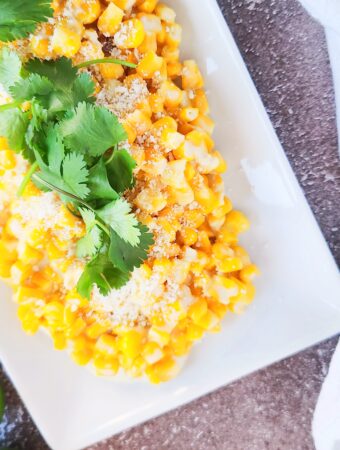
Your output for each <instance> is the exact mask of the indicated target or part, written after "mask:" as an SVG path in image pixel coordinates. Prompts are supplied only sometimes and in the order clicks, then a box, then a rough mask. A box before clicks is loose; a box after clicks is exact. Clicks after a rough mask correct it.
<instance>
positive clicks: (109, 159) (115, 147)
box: [105, 145, 118, 165]
mask: <svg viewBox="0 0 340 450" xmlns="http://www.w3.org/2000/svg"><path fill="white" fill-rule="evenodd" d="M117 149H118V145H115V146H114V148H113V150H112V152H111V155H110V156H109V158H108V159H107V160H106V161H105V165H107V164H110V162H111V161H112V160H113V158H114V156H115V151H116V150H117Z"/></svg>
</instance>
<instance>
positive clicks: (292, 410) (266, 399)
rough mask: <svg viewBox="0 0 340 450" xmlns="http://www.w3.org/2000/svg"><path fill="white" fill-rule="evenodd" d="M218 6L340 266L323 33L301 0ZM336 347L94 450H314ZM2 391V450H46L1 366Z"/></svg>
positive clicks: (339, 182)
mask: <svg viewBox="0 0 340 450" xmlns="http://www.w3.org/2000/svg"><path fill="white" fill-rule="evenodd" d="M202 1H204V0H202ZM219 3H220V6H221V9H222V11H223V13H224V16H225V18H226V20H227V22H228V24H229V27H230V28H231V31H232V33H233V34H234V37H235V39H236V41H237V44H238V46H239V48H240V50H241V53H242V55H243V57H244V59H245V62H246V64H247V66H248V69H249V71H250V73H251V75H252V77H253V79H254V81H255V84H256V87H257V89H258V91H259V93H260V95H261V97H262V99H263V102H264V104H265V106H266V109H267V111H268V113H269V116H270V118H271V120H272V122H273V124H274V127H275V129H276V131H277V134H278V136H279V138H280V140H281V142H282V144H283V147H284V149H285V151H286V153H287V156H288V158H289V161H290V163H291V165H292V167H293V169H294V171H295V173H296V175H297V178H298V180H299V182H300V184H301V185H302V187H303V189H304V192H305V195H306V197H307V199H308V202H309V204H310V205H311V207H312V209H313V212H314V214H315V216H316V218H317V220H318V223H319V225H320V227H321V229H322V232H323V234H324V236H325V238H326V240H327V242H328V244H329V246H330V248H331V250H332V252H333V255H334V257H335V258H336V260H337V261H338V262H339V263H340V241H339V235H340V233H339V227H340V209H339V207H337V204H336V203H337V200H338V199H339V195H340V165H339V159H338V153H337V134H336V126H335V107H334V95H333V88H332V79H331V72H330V67H329V61H328V55H327V46H326V42H325V37H324V33H323V30H322V28H321V27H320V26H319V25H318V24H317V23H316V22H315V21H313V20H312V19H311V18H310V17H309V16H308V15H307V13H306V12H305V11H304V10H303V9H302V7H301V6H300V4H299V3H298V1H297V0H219ZM336 342H337V339H336V338H333V339H330V340H328V341H326V342H323V343H321V344H320V345H318V346H315V347H313V348H310V349H308V350H306V351H304V352H302V353H299V354H298V355H296V356H293V357H291V358H288V359H286V360H284V361H282V362H280V363H277V364H274V365H272V366H270V367H268V368H266V369H264V370H261V371H259V372H257V373H255V374H253V375H250V376H247V377H245V378H243V379H242V380H239V381H237V382H235V383H233V384H231V385H229V386H226V387H224V388H221V389H219V390H218V391H216V392H213V393H212V394H210V395H207V396H205V397H203V398H201V399H199V400H196V401H194V402H192V403H190V404H188V405H186V406H184V407H181V408H178V409H176V410H174V411H172V412H170V413H167V414H165V415H163V416H161V417H159V418H156V419H154V420H151V421H149V422H147V423H145V424H143V425H140V426H138V427H135V428H133V429H131V430H128V431H126V432H123V433H121V434H119V435H117V436H114V437H113V438H111V439H109V440H107V441H105V442H103V443H100V444H97V445H96V446H93V447H91V449H92V450H160V449H167V450H172V449H173V450H188V449H190V448H194V449H195V450H215V449H216V450H264V449H269V450H278V449H280V450H292V449H294V450H312V449H314V445H313V441H312V437H311V419H312V414H313V411H314V407H315V403H316V400H317V396H318V394H319V391H320V387H321V384H322V381H323V379H324V377H325V375H326V374H327V370H328V365H329V361H330V359H331V356H332V353H333V351H334V349H335V345H336ZM0 383H1V384H2V385H4V387H5V390H6V402H7V407H6V414H5V420H4V421H3V422H2V424H0V446H1V445H2V446H7V447H10V448H16V449H25V450H26V449H28V450H45V449H48V447H47V446H46V444H45V443H44V441H43V439H42V437H41V436H40V434H39V432H38V430H37V429H36V427H35V426H34V424H33V422H32V420H31V419H30V417H29V415H28V413H27V411H26V410H25V407H24V406H23V405H22V402H21V400H20V398H19V397H18V395H17V393H16V392H15V390H14V388H13V387H12V386H11V384H10V382H9V380H8V379H7V377H6V375H5V374H4V373H3V372H2V371H1V368H0Z"/></svg>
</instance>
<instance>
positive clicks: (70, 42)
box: [51, 24, 81, 58]
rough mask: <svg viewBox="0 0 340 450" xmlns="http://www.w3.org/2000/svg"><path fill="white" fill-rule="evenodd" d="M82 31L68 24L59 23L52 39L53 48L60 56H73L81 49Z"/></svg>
mask: <svg viewBox="0 0 340 450" xmlns="http://www.w3.org/2000/svg"><path fill="white" fill-rule="evenodd" d="M80 46H81V33H79V31H78V30H74V29H72V28H70V27H68V26H66V25H63V24H58V25H56V27H55V29H54V33H53V36H52V39H51V48H52V50H53V51H54V52H55V53H56V54H57V55H58V56H66V58H72V56H74V55H75V54H76V53H77V52H78V51H79V49H80Z"/></svg>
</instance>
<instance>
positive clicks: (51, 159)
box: [46, 125, 65, 175]
mask: <svg viewBox="0 0 340 450" xmlns="http://www.w3.org/2000/svg"><path fill="white" fill-rule="evenodd" d="M46 147H47V158H48V165H49V168H50V170H51V171H52V172H53V173H55V174H58V175H60V173H61V165H62V162H63V159H64V156H65V147H64V144H63V142H62V139H61V137H60V135H59V133H58V127H57V126H55V125H54V126H53V125H51V126H50V127H48V128H47V132H46Z"/></svg>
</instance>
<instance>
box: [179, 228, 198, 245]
mask: <svg viewBox="0 0 340 450" xmlns="http://www.w3.org/2000/svg"><path fill="white" fill-rule="evenodd" d="M179 234H180V241H181V242H182V243H183V244H184V245H187V246H188V247H190V246H191V245H195V244H196V242H197V239H198V231H197V230H195V229H194V228H190V227H185V228H184V229H183V230H181V231H180V233H179Z"/></svg>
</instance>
